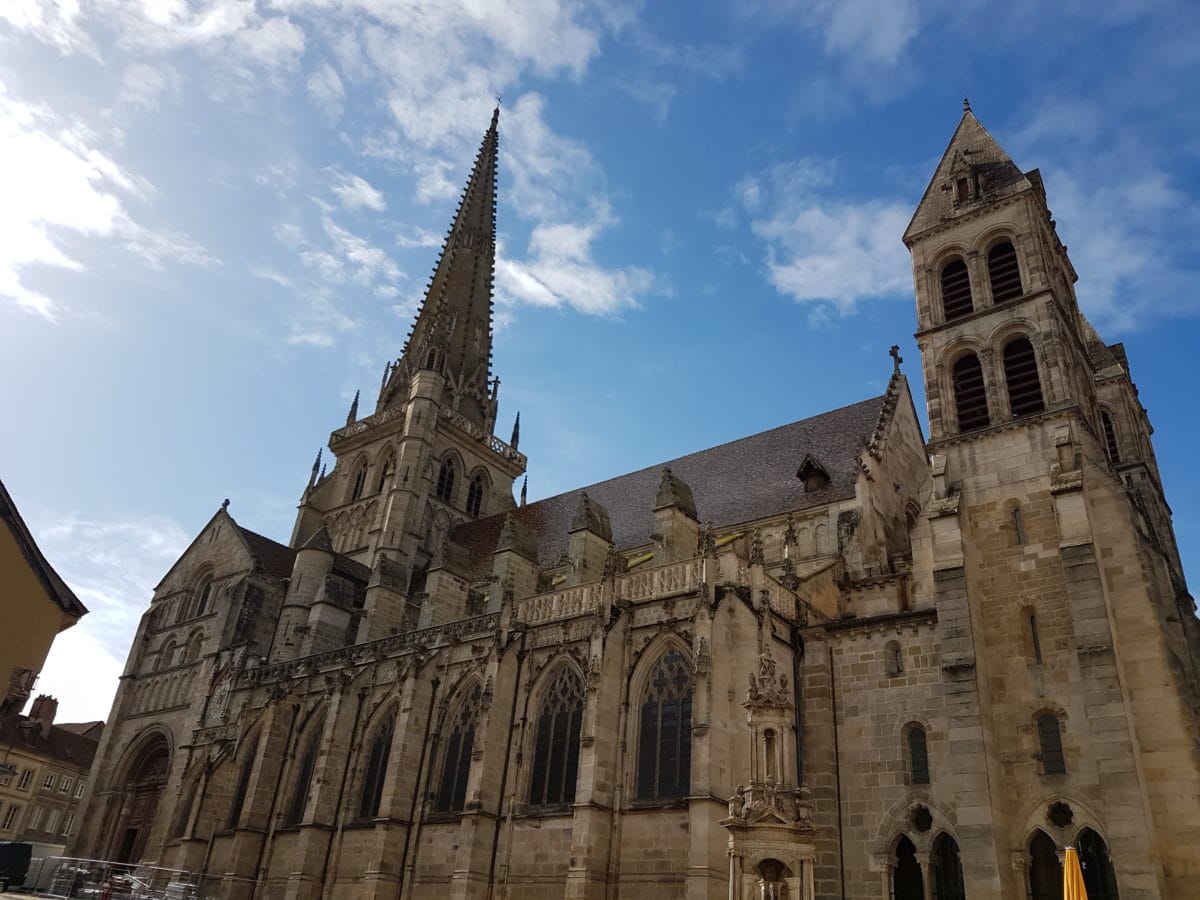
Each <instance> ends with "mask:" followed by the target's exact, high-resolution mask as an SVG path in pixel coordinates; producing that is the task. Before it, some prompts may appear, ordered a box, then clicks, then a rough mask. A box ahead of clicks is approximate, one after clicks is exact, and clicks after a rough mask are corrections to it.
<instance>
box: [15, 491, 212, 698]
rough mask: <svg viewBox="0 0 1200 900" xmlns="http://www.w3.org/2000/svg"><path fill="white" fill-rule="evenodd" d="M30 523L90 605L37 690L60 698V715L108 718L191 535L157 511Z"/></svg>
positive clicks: (54, 653) (53, 655)
mask: <svg viewBox="0 0 1200 900" xmlns="http://www.w3.org/2000/svg"><path fill="white" fill-rule="evenodd" d="M30 527H31V530H32V531H33V532H34V534H36V536H37V540H38V545H39V546H40V547H41V549H42V552H43V553H45V555H46V558H47V559H49V560H50V561H51V563H52V564H53V565H54V568H55V569H56V570H57V571H58V573H59V574H60V575H61V576H62V577H63V579H64V580H65V581H66V582H67V584H69V585H70V586H71V589H72V590H73V591H74V592H75V594H76V596H78V597H79V599H80V600H82V601H83V604H84V605H85V606H86V607H87V608H88V610H89V612H88V615H86V616H84V617H83V618H82V619H81V620H80V621H79V624H77V625H75V626H74V627H73V628H71V629H69V630H68V631H66V632H64V633H63V634H61V635H59V636H58V637H57V638H56V639H55V642H54V646H53V648H52V649H51V651H50V655H49V657H48V658H47V660H46V665H45V666H44V668H43V670H42V676H41V678H40V679H39V680H38V685H37V690H38V691H40V692H42V693H48V694H53V695H54V696H55V697H57V698H58V701H59V712H58V719H59V721H89V720H92V719H107V718H108V713H109V708H110V706H111V705H112V698H113V694H114V693H115V692H116V689H117V678H118V676H119V675H120V673H121V670H122V669H123V668H124V663H125V656H126V654H127V652H128V648H129V644H130V641H131V640H132V638H133V635H134V632H135V631H136V629H137V624H138V620H139V619H140V617H141V615H142V613H144V612H145V610H146V609H147V607H148V606H149V605H150V597H151V595H152V594H153V591H154V586H155V585H156V584H157V583H158V582H159V581H160V580H161V579H162V577H163V576H164V575H165V574H166V572H167V570H168V569H169V568H170V567H171V565H172V564H173V563H174V562H175V560H176V559H178V557H179V555H180V554H181V553H182V552H183V550H184V549H185V548H186V547H187V544H188V542H189V540H190V539H189V537H188V536H187V535H186V534H185V533H184V532H183V529H181V528H180V527H179V525H178V524H176V523H175V522H174V521H172V520H171V519H168V518H165V517H163V516H157V515H153V514H145V515H138V516H130V517H128V518H123V519H96V518H91V517H88V516H84V515H80V514H74V513H72V514H66V515H35V516H31V517H30Z"/></svg>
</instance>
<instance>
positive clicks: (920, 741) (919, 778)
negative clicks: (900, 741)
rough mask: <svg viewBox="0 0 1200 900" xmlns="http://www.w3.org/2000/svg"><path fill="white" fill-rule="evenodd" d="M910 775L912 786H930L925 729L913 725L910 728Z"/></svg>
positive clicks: (908, 736)
mask: <svg viewBox="0 0 1200 900" xmlns="http://www.w3.org/2000/svg"><path fill="white" fill-rule="evenodd" d="M907 740H908V774H909V783H910V784H929V745H928V743H927V741H926V738H925V729H924V728H922V727H921V726H920V725H917V724H913V725H910V726H909V727H908V734H907Z"/></svg>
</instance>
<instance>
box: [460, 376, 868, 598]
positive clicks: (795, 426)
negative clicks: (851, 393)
mask: <svg viewBox="0 0 1200 900" xmlns="http://www.w3.org/2000/svg"><path fill="white" fill-rule="evenodd" d="M884 396H885V395H881V396H879V397H873V398H871V399H870V400H864V401H862V402H860V403H855V404H852V405H850V406H843V407H842V408H841V409H835V410H832V411H830V412H827V413H822V414H821V415H818V416H813V417H812V418H809V419H801V420H800V421H799V422H793V423H792V424H790V425H783V426H781V427H779V428H773V429H771V430H770V431H763V432H760V433H759V434H754V435H751V436H750V437H744V438H740V439H739V440H736V441H731V442H730V443H727V444H721V445H719V446H717V447H711V448H709V449H708V450H701V451H699V452H698V453H691V454H688V455H687V456H681V457H679V458H678V459H672V460H669V461H667V462H663V463H659V464H658V465H654V466H649V467H647V468H645V469H639V470H638V471H636V472H630V473H629V474H627V475H621V476H618V477H617V478H610V479H609V480H607V481H601V482H598V483H596V484H592V485H588V486H587V487H584V488H581V489H578V490H574V491H568V492H567V493H565V494H559V495H557V496H555V497H547V498H546V499H545V500H539V501H538V502H536V503H531V504H529V505H528V506H524V507H518V508H517V509H515V510H513V511H512V514H513V515H514V516H516V517H517V518H518V519H520V520H522V521H523V522H525V523H527V524H528V525H529V526H530V527H531V528H532V529H533V530H534V532H535V533H536V535H537V544H538V561H539V562H540V564H541V565H543V566H553V565H555V564H556V563H557V562H558V560H559V558H560V557H561V556H562V554H563V553H565V552H566V550H567V542H568V538H567V530H568V529H569V528H570V526H571V520H572V518H573V517H574V515H575V511H576V509H577V507H578V505H579V494H580V493H581V491H586V492H587V494H588V496H589V497H590V498H591V499H592V500H595V501H597V502H599V503H600V504H601V505H603V506H604V507H605V508H606V509H607V510H608V514H609V519H610V521H611V523H612V532H613V544H614V545H615V546H616V547H617V548H618V549H622V550H627V549H629V548H632V547H639V546H644V545H646V544H649V543H650V540H651V538H650V532H651V530H652V526H653V522H654V514H653V508H654V498H655V495H656V494H657V492H658V486H659V483H660V482H661V480H662V470H663V468H664V467H669V468H670V469H671V471H672V472H673V473H674V474H675V475H676V476H677V477H678V478H680V479H682V480H683V481H684V482H685V483H686V484H687V485H688V487H690V488H691V489H692V495H693V496H694V497H695V500H696V510H697V512H698V514H699V517H700V521H701V522H705V521H708V520H709V519H711V520H712V521H713V524H714V525H715V526H716V527H718V528H719V527H724V526H729V525H736V524H738V523H741V522H749V521H753V520H755V519H762V518H766V517H768V516H773V515H778V514H781V513H784V512H786V511H788V510H799V509H805V508H807V507H812V506H822V505H824V504H826V503H832V502H834V501H836V500H844V499H847V498H849V497H853V496H854V484H855V480H856V478H857V475H858V454H859V451H860V449H861V448H862V446H863V444H864V443H865V442H866V441H867V440H868V439H869V438H870V436H871V433H872V431H873V430H874V429H875V425H876V423H877V422H878V420H879V417H880V415H881V413H882V411H883V408H884ZM806 455H811V456H812V457H813V458H814V459H816V460H818V461H820V463H821V464H822V465H823V466H824V467H825V469H826V471H827V472H828V473H829V476H830V482H829V485H828V486H827V487H825V488H823V489H822V490H819V491H814V492H813V493H811V494H806V493H805V492H804V483H803V482H802V481H801V480H800V479H799V478H797V477H796V471H797V470H798V469H799V468H800V464H801V463H802V462H803V460H804V458H805V456H806ZM506 515H507V513H499V514H497V515H494V516H489V517H487V518H485V519H479V520H477V521H475V522H468V523H466V524H464V525H460V526H459V527H458V528H456V529H454V531H453V532H452V533H451V539H452V540H454V541H455V542H457V543H459V544H462V545H463V546H464V547H466V548H467V550H468V552H469V553H470V556H471V569H472V571H473V573H475V574H476V575H477V576H478V575H486V574H488V573H490V571H491V555H492V553H493V551H494V548H495V546H496V542H497V540H498V538H499V536H500V529H501V528H502V527H503V525H504V518H505V516H506Z"/></svg>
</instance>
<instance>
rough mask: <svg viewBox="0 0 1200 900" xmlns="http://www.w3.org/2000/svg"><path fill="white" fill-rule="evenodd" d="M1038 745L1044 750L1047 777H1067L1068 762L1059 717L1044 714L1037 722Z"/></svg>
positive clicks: (1044, 772)
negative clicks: (1064, 751)
mask: <svg viewBox="0 0 1200 900" xmlns="http://www.w3.org/2000/svg"><path fill="white" fill-rule="evenodd" d="M1037 732H1038V743H1039V744H1040V745H1041V750H1042V772H1043V774H1045V775H1065V774H1066V772H1067V760H1066V758H1065V757H1064V756H1063V745H1062V730H1061V728H1060V726H1059V724H1058V716H1056V715H1055V714H1054V713H1049V712H1048V713H1042V714H1041V715H1040V716H1038V720H1037Z"/></svg>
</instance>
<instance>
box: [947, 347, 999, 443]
mask: <svg viewBox="0 0 1200 900" xmlns="http://www.w3.org/2000/svg"><path fill="white" fill-rule="evenodd" d="M954 411H955V413H956V414H957V416H958V430H959V431H974V430H975V429H976V428H985V427H987V425H988V424H990V421H991V420H990V419H989V417H988V404H987V390H986V389H985V387H984V383H983V367H982V366H981V365H980V364H979V357H977V356H975V354H973V353H972V354H968V355H967V356H964V357H962V358H961V359H960V360H959V361H958V362H956V363H955V364H954Z"/></svg>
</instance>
